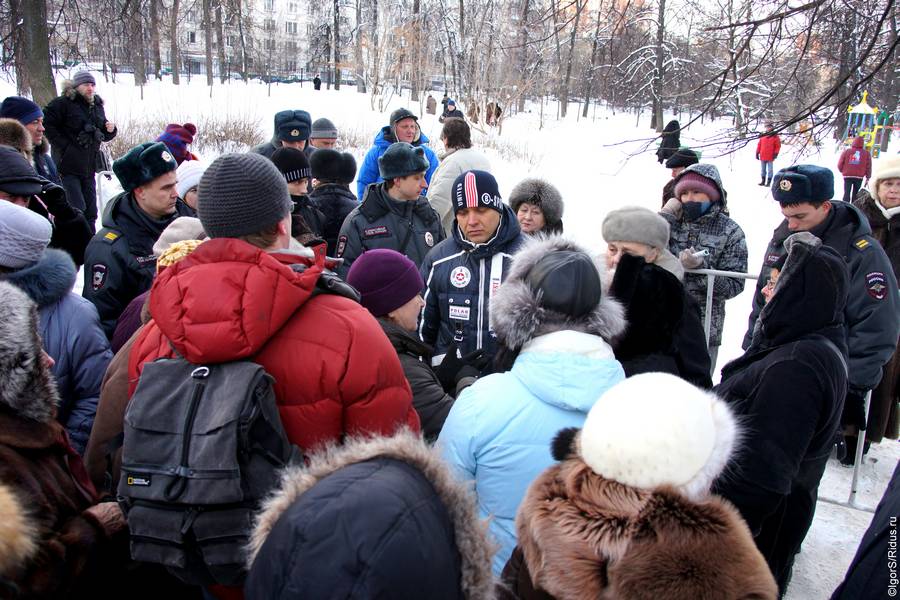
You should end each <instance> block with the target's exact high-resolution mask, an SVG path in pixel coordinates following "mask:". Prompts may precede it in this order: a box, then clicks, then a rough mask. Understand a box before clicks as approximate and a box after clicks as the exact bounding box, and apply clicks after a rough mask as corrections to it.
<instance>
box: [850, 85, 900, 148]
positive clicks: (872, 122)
mask: <svg viewBox="0 0 900 600" xmlns="http://www.w3.org/2000/svg"><path fill="white" fill-rule="evenodd" d="M868 97H869V92H867V91H864V92H863V95H862V100H861V101H860V102H859V104H855V105H854V104H851V105H850V106H849V107H847V129H846V132H847V133H846V135H845V136H844V145H846V146H849V145H850V144H851V143H852V142H853V140H854V139H855V138H856V137H859V136H862V138H863V144H864V146H865V148H866V149H867V150H868V151H869V152H870V153H871V154H872V157H873V158H878V155H879V154H880V153H881V152H883V151H886V150H887V148H888V144H889V143H890V139H891V132H892V131H895V130H896V131H900V126H897V125H896V124H895V122H894V118H893V116H891V114H890V113H888V112H887V111H885V110H878V108H877V107H873V106H869V103H868V101H867V100H868Z"/></svg>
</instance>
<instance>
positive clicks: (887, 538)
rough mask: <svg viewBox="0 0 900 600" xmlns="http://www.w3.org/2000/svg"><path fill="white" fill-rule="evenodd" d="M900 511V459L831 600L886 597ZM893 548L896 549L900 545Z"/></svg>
mask: <svg viewBox="0 0 900 600" xmlns="http://www.w3.org/2000/svg"><path fill="white" fill-rule="evenodd" d="M897 515H900V463H898V464H897V466H896V468H894V476H893V477H891V482H890V484H889V485H888V487H887V490H885V492H884V496H882V497H881V502H880V503H879V504H878V508H877V509H876V510H875V516H874V517H872V523H871V524H870V525H869V528H868V529H867V530H866V533H865V535H864V536H863V539H862V541H861V542H860V543H859V548H857V550H856V556H854V557H853V562H851V563H850V567H849V568H848V569H847V575H846V577H844V581H843V582H842V583H841V585H839V586H838V587H837V589H836V590H834V594H833V595H832V596H831V600H859V599H860V598H881V597H882V594H884V593H885V591H886V590H887V589H888V584H889V583H890V582H889V581H888V579H889V575H890V573H889V571H890V570H889V569H888V565H887V561H888V556H889V555H888V549H889V548H891V543H892V542H893V543H896V533H895V532H896V531H897V524H896V518H897ZM892 521H893V523H892ZM892 538H893V539H892ZM893 549H894V550H896V546H894V547H893ZM894 589H896V588H894Z"/></svg>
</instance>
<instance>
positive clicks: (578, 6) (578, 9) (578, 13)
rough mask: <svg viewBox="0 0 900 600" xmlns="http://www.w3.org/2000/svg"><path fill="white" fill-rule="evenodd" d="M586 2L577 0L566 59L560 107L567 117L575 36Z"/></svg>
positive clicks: (563, 115) (563, 114) (564, 116)
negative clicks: (567, 57)
mask: <svg viewBox="0 0 900 600" xmlns="http://www.w3.org/2000/svg"><path fill="white" fill-rule="evenodd" d="M583 9H584V4H582V3H581V0H575V22H574V23H573V24H572V35H571V36H569V59H568V60H567V61H566V76H565V78H564V79H563V87H562V94H560V95H561V96H562V97H561V98H560V109H561V113H562V117H563V118H564V119H565V118H566V112H567V111H568V109H569V83H571V81H572V62H573V61H574V58H575V38H576V37H577V36H578V23H579V22H580V21H581V11H582V10H583Z"/></svg>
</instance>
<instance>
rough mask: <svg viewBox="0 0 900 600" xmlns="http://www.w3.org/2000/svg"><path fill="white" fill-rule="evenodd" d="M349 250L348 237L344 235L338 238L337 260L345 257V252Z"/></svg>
mask: <svg viewBox="0 0 900 600" xmlns="http://www.w3.org/2000/svg"><path fill="white" fill-rule="evenodd" d="M346 248H347V236H346V235H342V236H341V237H339V238H338V243H337V248H335V249H334V253H335V255H337V258H340V257H342V256H343V255H344V250H345V249H346Z"/></svg>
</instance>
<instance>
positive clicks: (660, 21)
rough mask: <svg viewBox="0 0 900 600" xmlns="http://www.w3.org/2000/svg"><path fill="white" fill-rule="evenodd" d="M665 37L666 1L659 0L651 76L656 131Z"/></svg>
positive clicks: (659, 125)
mask: <svg viewBox="0 0 900 600" xmlns="http://www.w3.org/2000/svg"><path fill="white" fill-rule="evenodd" d="M665 37H666V0H659V13H658V15H657V22H656V66H655V73H654V74H653V85H652V89H653V121H654V123H653V126H654V127H655V129H656V131H662V129H663V102H662V95H663V84H664V77H665V73H664V68H665V47H664V42H665Z"/></svg>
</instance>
